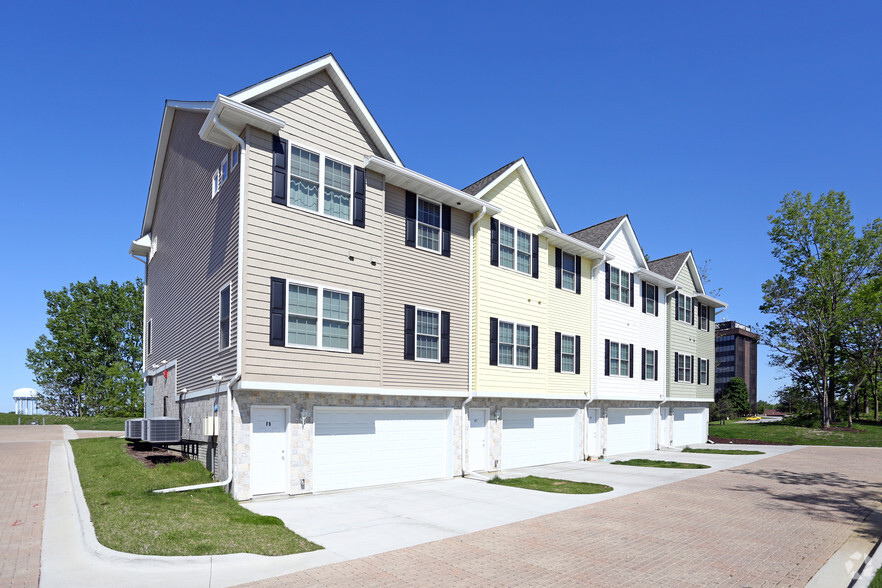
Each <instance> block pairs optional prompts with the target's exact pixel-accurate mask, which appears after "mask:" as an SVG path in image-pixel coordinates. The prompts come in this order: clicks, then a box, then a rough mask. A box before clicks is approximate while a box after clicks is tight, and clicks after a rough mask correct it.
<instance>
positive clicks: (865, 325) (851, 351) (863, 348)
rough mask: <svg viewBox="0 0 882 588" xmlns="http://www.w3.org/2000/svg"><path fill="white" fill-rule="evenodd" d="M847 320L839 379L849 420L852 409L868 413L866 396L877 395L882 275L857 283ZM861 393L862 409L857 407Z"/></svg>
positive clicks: (881, 345)
mask: <svg viewBox="0 0 882 588" xmlns="http://www.w3.org/2000/svg"><path fill="white" fill-rule="evenodd" d="M847 312H848V321H847V323H846V325H845V329H844V332H843V336H842V350H841V351H842V358H843V360H844V362H843V363H844V365H843V367H842V370H841V373H842V380H843V382H844V384H845V385H846V386H847V390H846V393H845V396H846V398H845V400H846V410H847V414H848V423H849V425H851V424H852V417H853V413H854V412H859V413H860V412H868V410H867V409H868V404H869V396H870V394H871V393H872V394H873V395H874V396H875V397H876V398H878V389H877V388H876V385H875V384H876V379H875V378H874V376H875V375H876V374H877V373H878V369H879V368H878V364H879V361H880V359H882V277H876V278H873V279H871V280H869V281H868V282H867V283H865V284H862V285H861V286H859V287H858V288H857V289H856V291H855V293H854V295H853V296H852V298H851V304H849V306H848V311H847ZM861 393H863V394H864V396H865V402H864V408H863V410H861V408H860V407H859V399H860V395H861Z"/></svg>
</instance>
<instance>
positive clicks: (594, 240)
mask: <svg viewBox="0 0 882 588" xmlns="http://www.w3.org/2000/svg"><path fill="white" fill-rule="evenodd" d="M626 216H628V215H627V214H623V215H622V216H617V217H616V218H611V219H609V220H608V221H603V222H602V223H597V224H596V225H592V226H590V227H587V228H584V229H582V230H581V231H576V232H575V233H570V237H574V238H576V239H578V240H579V241H584V242H585V243H588V244H589V245H591V246H592V247H600V246H601V245H603V242H604V241H606V239H607V237H609V236H610V234H612V232H613V231H614V230H615V229H616V227H617V226H619V223H621V222H622V219H623V218H625V217H626Z"/></svg>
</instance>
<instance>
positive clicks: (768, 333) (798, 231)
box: [760, 191, 882, 427]
mask: <svg viewBox="0 0 882 588" xmlns="http://www.w3.org/2000/svg"><path fill="white" fill-rule="evenodd" d="M769 221H770V222H771V225H772V227H771V229H770V230H769V237H770V238H771V241H772V244H773V249H772V254H773V255H774V256H775V257H776V258H777V260H778V262H779V263H780V269H779V273H778V274H777V275H775V276H774V277H773V278H771V279H769V280H767V281H766V282H765V283H763V286H762V289H763V304H762V305H761V306H760V310H761V311H762V312H763V313H765V314H768V315H770V316H772V320H771V321H770V322H769V323H768V324H767V325H766V326H765V328H764V329H763V330H762V335H763V342H764V343H765V344H767V345H769V346H770V347H771V348H772V351H773V353H772V356H771V360H772V364H773V365H775V366H778V367H780V368H783V369H784V370H786V371H787V372H788V373H789V374H790V376H791V379H792V380H794V381H796V380H797V379H798V380H800V381H801V382H804V383H805V384H807V385H808V388H809V389H810V390H812V392H813V394H814V396H815V400H816V402H817V404H818V408H819V410H820V413H821V422H822V426H824V427H828V426H830V423H831V422H832V420H833V416H834V415H833V409H834V406H835V403H836V397H837V393H838V386H840V382H839V379H840V377H841V376H842V375H843V374H842V369H841V368H842V366H841V360H842V357H843V344H844V338H845V336H846V333H845V330H846V326H847V324H848V321H849V318H850V316H849V307H850V304H851V303H852V299H853V295H854V293H855V291H856V290H857V288H858V287H859V286H860V285H861V284H863V283H865V282H866V281H867V279H868V278H869V277H870V276H873V275H878V274H879V271H880V268H882V249H880V245H882V219H876V220H875V221H873V222H872V223H871V224H869V225H867V226H866V227H864V229H863V232H862V234H861V235H860V236H858V235H857V234H856V231H855V229H854V226H853V224H852V221H853V217H852V214H851V206H850V204H849V202H848V200H847V199H846V197H845V194H844V193H842V192H833V191H831V192H827V193H826V194H822V195H821V196H819V197H818V198H817V200H816V199H815V198H814V197H813V196H812V195H811V193H809V194H805V195H803V194H801V193H799V192H793V193H791V194H788V195H787V196H785V197H784V199H783V200H782V201H781V206H780V208H779V209H778V211H777V214H776V215H772V216H770V217H769Z"/></svg>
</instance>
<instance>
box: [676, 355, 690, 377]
mask: <svg viewBox="0 0 882 588" xmlns="http://www.w3.org/2000/svg"><path fill="white" fill-rule="evenodd" d="M677 381H679V382H691V381H692V356H691V355H680V356H678V359H677Z"/></svg>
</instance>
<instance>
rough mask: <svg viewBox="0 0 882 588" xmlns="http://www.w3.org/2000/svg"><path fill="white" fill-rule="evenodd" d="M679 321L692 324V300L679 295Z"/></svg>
mask: <svg viewBox="0 0 882 588" xmlns="http://www.w3.org/2000/svg"><path fill="white" fill-rule="evenodd" d="M677 320H679V321H683V322H686V323H690V324H692V298H691V297H690V296H686V295H685V294H677Z"/></svg>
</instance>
